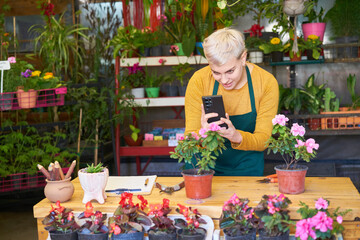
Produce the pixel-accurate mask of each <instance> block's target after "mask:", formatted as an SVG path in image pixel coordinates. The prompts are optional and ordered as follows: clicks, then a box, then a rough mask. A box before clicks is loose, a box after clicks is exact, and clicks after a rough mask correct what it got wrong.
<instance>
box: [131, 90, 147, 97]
mask: <svg viewBox="0 0 360 240" xmlns="http://www.w3.org/2000/svg"><path fill="white" fill-rule="evenodd" d="M131 94H132V95H133V96H134V98H144V97H145V88H133V89H131Z"/></svg>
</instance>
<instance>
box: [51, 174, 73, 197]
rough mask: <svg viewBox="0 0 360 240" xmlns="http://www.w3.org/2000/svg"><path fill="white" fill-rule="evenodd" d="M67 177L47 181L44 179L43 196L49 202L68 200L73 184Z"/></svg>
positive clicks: (71, 193)
mask: <svg viewBox="0 0 360 240" xmlns="http://www.w3.org/2000/svg"><path fill="white" fill-rule="evenodd" d="M70 180H71V178H67V179H64V180H60V181H49V180H47V179H46V186H45V188H44V194H45V197H46V198H47V199H48V200H49V201H51V202H56V201H60V202H66V201H69V200H70V199H71V197H72V195H73V194H74V185H73V184H72V182H71V181H70Z"/></svg>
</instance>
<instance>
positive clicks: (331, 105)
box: [323, 87, 340, 112]
mask: <svg viewBox="0 0 360 240" xmlns="http://www.w3.org/2000/svg"><path fill="white" fill-rule="evenodd" d="M323 99H324V111H325V112H337V111H339V105H340V100H339V98H337V97H336V94H335V92H334V91H331V89H330V88H328V87H327V88H325V93H324V98H323Z"/></svg>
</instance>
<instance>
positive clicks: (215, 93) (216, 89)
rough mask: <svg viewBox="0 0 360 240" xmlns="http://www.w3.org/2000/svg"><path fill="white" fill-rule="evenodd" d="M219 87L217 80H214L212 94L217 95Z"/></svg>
mask: <svg viewBox="0 0 360 240" xmlns="http://www.w3.org/2000/svg"><path fill="white" fill-rule="evenodd" d="M218 89H219V82H218V81H216V80H215V84H214V89H213V93H212V95H217V92H218Z"/></svg>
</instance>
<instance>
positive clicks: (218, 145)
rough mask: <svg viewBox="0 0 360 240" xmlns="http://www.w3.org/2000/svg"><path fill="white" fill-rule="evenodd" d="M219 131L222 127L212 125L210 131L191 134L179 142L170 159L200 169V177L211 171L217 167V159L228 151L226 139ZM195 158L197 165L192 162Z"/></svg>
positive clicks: (203, 129) (201, 130)
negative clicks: (223, 151) (225, 143)
mask: <svg viewBox="0 0 360 240" xmlns="http://www.w3.org/2000/svg"><path fill="white" fill-rule="evenodd" d="M218 130H220V126H219V125H217V124H215V123H212V124H210V126H209V129H205V128H202V129H200V130H199V133H195V132H192V133H189V134H188V135H186V136H185V137H184V138H183V139H181V140H179V143H178V145H177V146H176V148H175V152H171V155H170V157H171V158H174V159H179V162H182V161H185V163H188V164H191V165H192V166H193V168H197V169H198V174H199V175H201V174H203V173H205V172H206V171H209V170H210V168H214V167H215V161H216V157H217V156H219V154H220V153H222V150H224V149H226V147H225V145H224V142H225V139H224V138H223V137H222V136H220V134H219V133H218V132H217V131H218ZM193 156H194V157H195V159H196V164H194V163H193V162H192V158H193Z"/></svg>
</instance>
